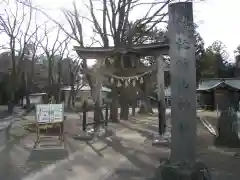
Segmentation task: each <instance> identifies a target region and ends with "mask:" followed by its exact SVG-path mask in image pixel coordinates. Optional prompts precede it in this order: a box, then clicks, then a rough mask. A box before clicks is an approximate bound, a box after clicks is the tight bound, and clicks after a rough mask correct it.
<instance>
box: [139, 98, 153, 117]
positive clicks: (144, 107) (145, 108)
mask: <svg viewBox="0 0 240 180" xmlns="http://www.w3.org/2000/svg"><path fill="white" fill-rule="evenodd" d="M142 96H143V97H142V101H141V105H140V108H139V112H138V113H139V114H148V113H153V110H152V107H151V103H150V100H149V98H148V96H147V95H146V94H145V93H144V94H143V95H142Z"/></svg>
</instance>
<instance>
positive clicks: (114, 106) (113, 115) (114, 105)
mask: <svg viewBox="0 0 240 180" xmlns="http://www.w3.org/2000/svg"><path fill="white" fill-rule="evenodd" d="M110 119H111V120H112V122H119V119H118V93H117V88H116V87H113V88H112V102H111V106H110Z"/></svg>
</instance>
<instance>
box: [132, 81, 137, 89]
mask: <svg viewBox="0 0 240 180" xmlns="http://www.w3.org/2000/svg"><path fill="white" fill-rule="evenodd" d="M132 85H133V87H135V86H136V80H135V79H134V80H133V82H132Z"/></svg>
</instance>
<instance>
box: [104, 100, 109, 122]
mask: <svg viewBox="0 0 240 180" xmlns="http://www.w3.org/2000/svg"><path fill="white" fill-rule="evenodd" d="M108 107H109V106H108V103H106V109H105V120H104V126H108V110H109V108H108Z"/></svg>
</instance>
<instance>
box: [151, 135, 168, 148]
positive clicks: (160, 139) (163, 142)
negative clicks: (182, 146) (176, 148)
mask: <svg viewBox="0 0 240 180" xmlns="http://www.w3.org/2000/svg"><path fill="white" fill-rule="evenodd" d="M170 138H171V137H169V135H168V134H164V135H162V136H161V135H156V136H154V137H153V141H152V145H153V146H169V145H170V142H171V139H170Z"/></svg>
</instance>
